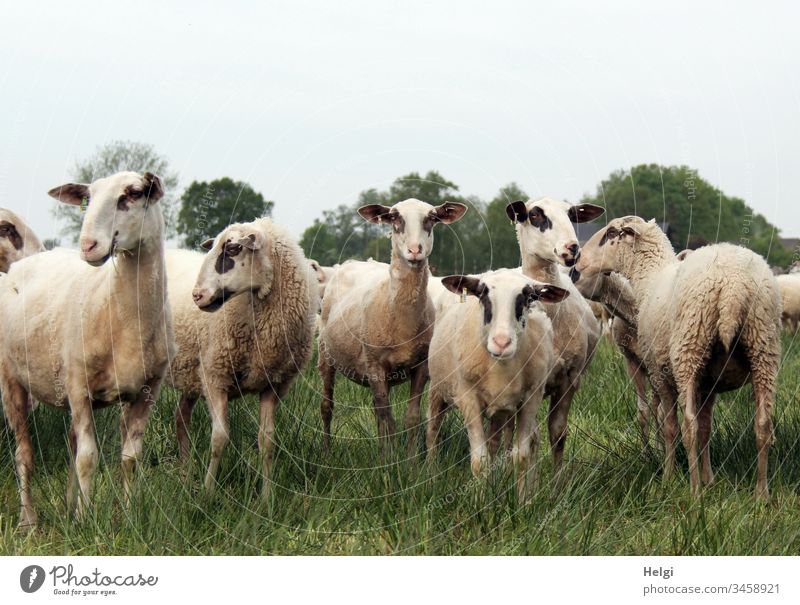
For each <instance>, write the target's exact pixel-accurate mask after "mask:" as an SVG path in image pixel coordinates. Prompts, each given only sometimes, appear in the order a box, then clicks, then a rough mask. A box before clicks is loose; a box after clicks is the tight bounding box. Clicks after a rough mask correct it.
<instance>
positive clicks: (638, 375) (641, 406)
mask: <svg viewBox="0 0 800 605" xmlns="http://www.w3.org/2000/svg"><path fill="white" fill-rule="evenodd" d="M625 367H626V369H627V370H628V376H630V378H631V381H632V382H633V387H634V389H635V390H636V410H637V412H638V415H639V430H640V432H641V435H642V447H643V448H644V451H647V448H648V447H649V446H650V417H651V412H652V408H651V407H650V403H649V402H648V401H647V385H646V378H645V375H644V370H643V369H642V367H641V365H640V364H639V363H638V362H636V361H635V360H633V359H628V358H627V357H626V358H625ZM654 419H655V416H654Z"/></svg>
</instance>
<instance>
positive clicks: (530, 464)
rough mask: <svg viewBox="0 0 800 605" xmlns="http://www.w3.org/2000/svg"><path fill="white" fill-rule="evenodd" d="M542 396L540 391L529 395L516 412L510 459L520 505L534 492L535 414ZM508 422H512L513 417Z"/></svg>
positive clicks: (537, 436)
mask: <svg viewBox="0 0 800 605" xmlns="http://www.w3.org/2000/svg"><path fill="white" fill-rule="evenodd" d="M542 395H543V392H542V390H537V391H534V392H533V393H531V394H529V395H528V396H527V397H526V400H525V402H524V403H523V404H522V407H521V408H520V409H519V411H517V439H516V443H515V444H514V448H513V450H512V452H511V457H512V459H513V460H514V468H515V469H516V473H517V499H518V500H519V502H520V503H524V502H525V501H526V500H527V499H528V497H529V496H530V494H532V493H533V492H534V491H535V490H536V483H537V468H538V467H537V465H536V460H537V454H538V452H539V423H538V422H537V421H536V412H537V410H538V409H539V404H540V403H541V401H542ZM510 421H511V422H513V416H511V418H510Z"/></svg>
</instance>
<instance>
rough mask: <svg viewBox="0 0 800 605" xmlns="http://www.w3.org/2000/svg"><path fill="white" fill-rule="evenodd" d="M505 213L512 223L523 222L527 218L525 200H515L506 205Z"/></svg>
mask: <svg viewBox="0 0 800 605" xmlns="http://www.w3.org/2000/svg"><path fill="white" fill-rule="evenodd" d="M506 215H508V218H509V219H511V222H513V223H524V222H525V221H527V220H528V207H527V206H526V205H525V202H522V201H519V200H517V201H516V202H511V203H510V204H509V205H508V206H506Z"/></svg>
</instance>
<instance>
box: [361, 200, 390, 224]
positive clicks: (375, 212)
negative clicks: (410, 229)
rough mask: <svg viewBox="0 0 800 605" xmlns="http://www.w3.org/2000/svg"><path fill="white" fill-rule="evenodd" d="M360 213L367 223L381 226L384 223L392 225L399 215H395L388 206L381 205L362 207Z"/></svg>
mask: <svg viewBox="0 0 800 605" xmlns="http://www.w3.org/2000/svg"><path fill="white" fill-rule="evenodd" d="M358 213H359V214H360V215H361V218H363V219H364V220H366V221H369V222H370V223H375V224H376V225H380V224H382V223H391V222H392V221H393V220H394V217H395V216H396V215H397V213H393V212H392V209H391V208H389V207H388V206H382V205H381V204H369V205H368V206H361V208H359V209H358Z"/></svg>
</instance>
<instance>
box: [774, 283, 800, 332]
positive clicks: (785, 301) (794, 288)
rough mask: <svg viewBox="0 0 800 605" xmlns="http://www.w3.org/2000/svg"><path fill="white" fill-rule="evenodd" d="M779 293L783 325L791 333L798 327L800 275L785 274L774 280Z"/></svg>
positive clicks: (799, 316) (799, 319) (799, 321)
mask: <svg viewBox="0 0 800 605" xmlns="http://www.w3.org/2000/svg"><path fill="white" fill-rule="evenodd" d="M775 279H776V280H777V282H778V287H779V288H780V291H781V305H782V307H783V315H782V319H783V325H784V326H785V327H786V329H787V330H789V331H790V332H792V333H796V332H797V328H798V326H799V325H800V274H797V273H787V274H785V275H778V276H777V277H776V278H775Z"/></svg>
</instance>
